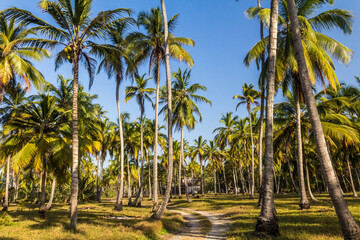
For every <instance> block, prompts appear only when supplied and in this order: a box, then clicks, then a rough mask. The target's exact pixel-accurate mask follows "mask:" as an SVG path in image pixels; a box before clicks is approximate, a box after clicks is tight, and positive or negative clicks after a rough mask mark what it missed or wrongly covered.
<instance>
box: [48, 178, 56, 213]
mask: <svg viewBox="0 0 360 240" xmlns="http://www.w3.org/2000/svg"><path fill="white" fill-rule="evenodd" d="M55 186H56V177H55V175H54V176H53V180H52V184H51V194H50V199H49V202H48V204H47V205H46V210H50V209H51V206H52V203H53V200H54V194H55Z"/></svg>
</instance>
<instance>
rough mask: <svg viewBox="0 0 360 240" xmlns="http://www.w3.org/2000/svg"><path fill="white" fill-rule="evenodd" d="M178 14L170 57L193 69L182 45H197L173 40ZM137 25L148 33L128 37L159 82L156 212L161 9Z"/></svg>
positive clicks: (141, 15) (172, 23)
mask: <svg viewBox="0 0 360 240" xmlns="http://www.w3.org/2000/svg"><path fill="white" fill-rule="evenodd" d="M177 19H178V15H175V16H173V17H172V18H171V19H170V20H169V21H168V29H169V41H168V44H169V54H170V57H171V58H173V59H176V60H178V61H184V62H186V63H187V64H188V66H189V67H191V66H192V65H193V64H194V60H193V59H192V57H191V56H190V54H189V53H188V52H187V51H186V50H185V49H184V48H183V47H182V46H183V45H189V46H194V45H195V42H194V41H193V40H192V39H189V38H184V37H174V36H173V34H171V32H172V31H173V30H174V29H175V27H176V23H177ZM137 22H138V24H139V25H140V26H142V27H143V28H144V30H145V34H144V33H141V32H134V33H131V34H130V35H129V39H128V41H129V42H130V44H131V47H132V48H133V49H134V51H135V52H137V53H140V54H139V56H137V58H138V59H137V60H138V61H141V60H142V59H147V58H149V73H150V72H151V70H153V72H154V75H155V79H156V97H155V136H154V163H153V175H154V176H153V178H154V181H153V185H154V198H153V211H155V210H157V209H158V180H157V178H158V172H157V154H158V127H157V126H158V125H159V120H158V112H159V93H160V72H161V71H160V70H161V63H162V62H163V61H164V59H165V35H164V23H163V17H162V14H161V11H160V8H152V9H151V10H150V13H149V12H140V13H139V16H138V21H137Z"/></svg>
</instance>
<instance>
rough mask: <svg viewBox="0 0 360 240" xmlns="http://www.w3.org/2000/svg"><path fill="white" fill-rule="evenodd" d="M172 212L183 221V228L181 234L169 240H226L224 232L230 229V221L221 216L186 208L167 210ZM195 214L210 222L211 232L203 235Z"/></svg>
mask: <svg viewBox="0 0 360 240" xmlns="http://www.w3.org/2000/svg"><path fill="white" fill-rule="evenodd" d="M169 210H170V211H172V212H176V213H180V214H181V215H183V217H184V220H185V227H184V228H183V229H182V231H181V232H179V233H177V234H176V235H175V236H173V237H172V238H170V239H171V240H194V239H226V232H227V231H228V229H229V227H230V221H229V220H228V219H225V218H223V216H222V215H219V214H216V213H212V212H204V211H195V210H192V209H188V208H177V209H169ZM195 214H199V215H202V216H204V217H206V218H207V219H208V220H209V221H210V222H211V230H210V231H209V232H208V233H206V234H204V233H203V226H201V224H200V219H199V217H198V216H196V215H195Z"/></svg>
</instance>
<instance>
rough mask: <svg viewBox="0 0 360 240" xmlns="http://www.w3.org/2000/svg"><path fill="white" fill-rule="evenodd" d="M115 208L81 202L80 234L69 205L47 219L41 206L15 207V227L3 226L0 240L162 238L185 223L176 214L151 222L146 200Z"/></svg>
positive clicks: (56, 207) (12, 210) (108, 203)
mask: <svg viewBox="0 0 360 240" xmlns="http://www.w3.org/2000/svg"><path fill="white" fill-rule="evenodd" d="M114 205H115V203H114V202H112V201H110V200H109V199H104V200H103V202H102V203H97V202H90V203H80V204H79V207H78V231H77V233H72V232H71V231H70V230H69V222H70V219H69V215H70V212H69V205H68V204H62V203H55V204H53V207H52V209H51V210H50V211H47V212H46V219H40V218H39V214H38V205H35V204H26V206H25V208H23V209H22V211H16V209H18V206H16V205H11V206H10V208H9V219H11V222H13V223H15V225H11V226H5V225H1V226H0V239H17V240H18V239H19V240H20V239H84V240H85V239H97V240H98V239H159V238H160V236H161V235H166V234H167V233H171V232H174V231H178V230H179V229H180V228H181V226H182V224H183V219H182V216H181V215H180V214H177V213H172V212H169V213H166V214H165V216H164V217H163V219H162V220H161V221H155V220H151V219H150V216H151V215H152V212H151V209H152V202H151V201H147V200H145V201H143V202H142V207H141V208H136V207H128V206H127V205H124V207H123V208H124V209H123V211H121V212H118V211H114V210H113V208H114ZM116 217H129V218H128V219H117V218H116Z"/></svg>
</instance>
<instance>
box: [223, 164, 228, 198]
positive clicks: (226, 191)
mask: <svg viewBox="0 0 360 240" xmlns="http://www.w3.org/2000/svg"><path fill="white" fill-rule="evenodd" d="M222 164H223V173H224V183H225V193H226V194H229V191H228V186H227V183H226V174H225V161H223V162H222Z"/></svg>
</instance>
